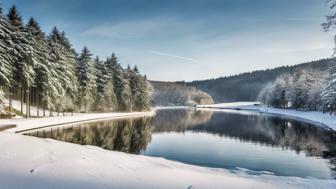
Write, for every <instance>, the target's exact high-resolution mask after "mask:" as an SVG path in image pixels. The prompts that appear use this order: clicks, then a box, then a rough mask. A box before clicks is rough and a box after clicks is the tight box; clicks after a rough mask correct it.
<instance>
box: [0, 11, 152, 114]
mask: <svg viewBox="0 0 336 189" xmlns="http://www.w3.org/2000/svg"><path fill="white" fill-rule="evenodd" d="M0 39H1V40H0V98H1V99H0V114H1V113H2V114H4V99H3V98H4V97H3V96H4V95H3V92H4V93H5V97H6V98H7V99H9V107H8V109H9V110H8V111H9V112H11V110H12V101H13V99H16V100H19V101H21V110H20V111H21V114H25V115H26V116H27V117H29V115H30V106H31V105H34V106H37V107H40V108H42V109H43V110H45V109H48V110H51V112H52V111H56V112H64V111H71V112H73V111H78V112H79V111H81V112H83V111H84V112H89V111H99V112H103V111H117V110H118V111H143V110H147V109H148V108H149V105H150V104H149V103H150V93H151V86H150V84H149V82H147V79H146V77H145V76H143V75H141V74H140V73H139V70H138V68H137V67H136V66H134V67H133V68H131V67H130V66H128V67H127V68H122V66H121V65H120V64H119V61H118V59H117V57H116V56H115V54H113V53H111V54H112V55H111V56H110V57H108V58H107V59H106V60H103V61H102V60H100V59H99V57H96V58H93V55H92V54H91V53H90V51H89V49H88V48H87V47H84V48H83V50H82V51H81V52H80V53H77V52H76V51H75V49H74V48H73V47H72V45H71V42H70V40H69V39H68V38H67V37H66V34H65V32H63V31H60V30H59V29H58V28H57V27H54V28H53V30H52V32H51V33H49V34H45V33H44V32H43V31H42V29H41V28H40V26H39V24H38V23H37V22H36V21H35V19H34V18H30V19H29V20H28V22H27V23H24V21H23V18H22V16H21V15H20V14H19V12H18V11H17V9H16V7H15V6H12V7H11V8H10V9H9V11H8V13H7V14H6V15H5V14H3V12H2V9H1V7H0ZM23 103H26V104H27V108H26V110H23V108H22V107H23V106H22V104H23ZM37 110H39V108H37ZM37 115H40V116H42V115H43V116H45V113H44V111H43V112H40V114H39V112H38V113H37Z"/></svg>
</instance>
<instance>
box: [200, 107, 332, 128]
mask: <svg viewBox="0 0 336 189" xmlns="http://www.w3.org/2000/svg"><path fill="white" fill-rule="evenodd" d="M255 104H259V103H258V102H234V103H222V104H213V105H198V106H197V107H198V108H218V109H238V110H249V111H257V112H259V113H267V114H273V115H281V116H288V117H291V118H296V119H303V120H305V121H308V122H312V123H315V124H317V125H319V126H322V127H329V128H331V129H333V130H335V131H336V116H335V115H329V113H322V112H318V111H307V112H305V111H296V110H288V109H279V108H272V107H266V106H255Z"/></svg>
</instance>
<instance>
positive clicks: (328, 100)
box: [321, 59, 336, 112]
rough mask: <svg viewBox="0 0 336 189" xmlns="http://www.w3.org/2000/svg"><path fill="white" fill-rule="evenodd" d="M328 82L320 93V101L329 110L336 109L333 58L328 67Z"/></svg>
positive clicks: (335, 61)
mask: <svg viewBox="0 0 336 189" xmlns="http://www.w3.org/2000/svg"><path fill="white" fill-rule="evenodd" d="M329 72H330V73H329V78H328V84H327V86H326V87H325V89H324V90H323V92H322V94H321V101H322V103H323V104H324V106H325V107H327V108H328V109H329V111H330V112H334V111H335V110H336V60H335V59H333V60H332V62H331V63H330V68H329Z"/></svg>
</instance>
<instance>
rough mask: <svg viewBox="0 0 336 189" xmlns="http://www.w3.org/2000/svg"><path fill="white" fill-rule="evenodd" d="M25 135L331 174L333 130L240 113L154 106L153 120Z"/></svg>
mask: <svg viewBox="0 0 336 189" xmlns="http://www.w3.org/2000/svg"><path fill="white" fill-rule="evenodd" d="M28 134H29V135H33V136H38V137H43V138H53V139H56V140H60V141H65V142H71V143H76V144H81V145H95V146H99V147H102V148H104V149H107V150H117V151H123V152H128V153H134V154H143V155H146V156H154V157H164V158H166V159H170V160H175V161H179V162H183V163H188V164H193V165H199V166H206V167H214V168H225V169H228V170H231V171H233V172H235V171H240V170H245V171H246V170H247V172H248V173H249V174H275V175H281V176H297V177H314V178H319V179H334V178H335V172H334V170H335V164H336V160H335V159H333V155H334V154H335V152H336V133H335V132H333V131H328V130H325V129H321V128H318V127H315V126H313V125H311V124H308V123H304V122H300V121H295V120H290V119H285V118H281V117H274V116H267V115H261V114H256V113H248V112H243V111H200V110H191V109H170V110H159V111H158V112H157V114H156V115H155V117H153V118H148V117H144V118H133V119H127V120H108V121H100V122H91V123H82V124H74V125H70V126H67V127H63V128H58V129H55V128H53V129H50V128H46V129H43V130H38V131H32V132H31V133H28Z"/></svg>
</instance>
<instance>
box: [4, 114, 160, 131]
mask: <svg viewBox="0 0 336 189" xmlns="http://www.w3.org/2000/svg"><path fill="white" fill-rule="evenodd" d="M154 113H155V112H154V111H149V112H113V113H77V114H74V115H73V116H60V117H57V116H55V117H44V118H20V119H3V120H0V128H1V127H5V126H8V125H16V127H15V128H12V129H9V130H8V131H10V132H19V131H24V130H29V129H34V128H40V127H48V126H58V125H63V124H69V123H76V122H85V121H96V120H103V119H112V118H127V117H139V116H152V115H154Z"/></svg>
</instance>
